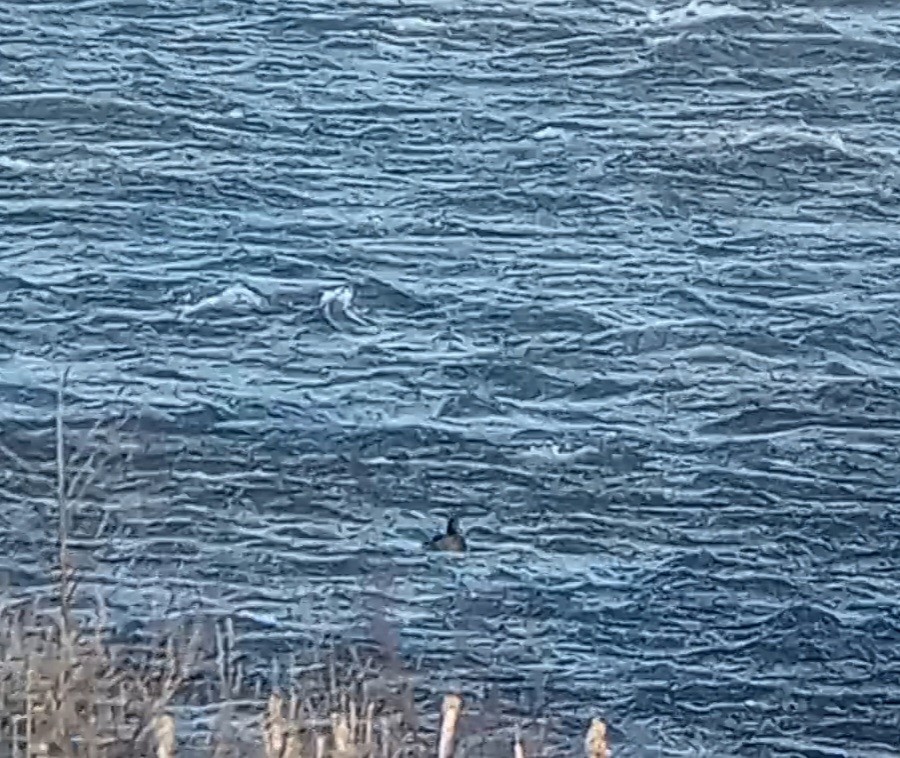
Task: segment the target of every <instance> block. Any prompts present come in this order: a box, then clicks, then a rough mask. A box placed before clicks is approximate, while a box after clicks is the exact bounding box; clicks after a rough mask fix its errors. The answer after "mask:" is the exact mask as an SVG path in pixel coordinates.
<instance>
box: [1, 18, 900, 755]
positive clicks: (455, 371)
mask: <svg viewBox="0 0 900 758" xmlns="http://www.w3.org/2000/svg"><path fill="white" fill-rule="evenodd" d="M0 127H2V138H0V261H2V269H0V323H2V326H0V335H2V338H0V423H2V438H0V440H2V443H3V450H4V455H3V460H4V464H3V467H2V468H3V474H2V478H0V482H2V487H0V495H2V500H3V502H4V506H3V509H2V511H0V552H2V555H3V557H2V558H0V574H2V576H3V577H5V581H6V583H7V584H8V585H9V586H10V590H9V591H11V592H17V593H21V592H26V591H29V592H33V591H36V590H40V589H41V588H47V587H48V583H47V582H48V580H47V568H48V566H49V565H50V564H49V561H50V559H51V558H52V555H53V542H52V540H53V531H52V524H53V523H54V522H53V519H54V518H55V517H54V516H53V515H52V507H51V504H52V500H51V498H52V495H53V492H52V485H51V477H52V473H53V472H52V466H51V465H50V458H51V456H52V441H51V438H50V436H49V433H50V429H51V416H52V413H53V409H54V406H55V400H54V392H55V386H56V382H57V377H58V375H59V374H60V373H61V371H62V370H63V368H64V367H65V366H70V367H71V370H72V377H71V380H70V385H69V386H70V393H69V394H70V397H69V401H68V404H69V410H68V412H69V414H70V419H71V429H72V434H73V438H74V439H75V440H76V441H77V439H79V438H80V437H81V436H83V432H82V431H79V430H83V429H84V428H86V427H89V426H90V425H92V424H94V423H95V422H97V423H99V424H100V427H101V432H102V434H103V435H104V436H105V438H110V437H116V436H117V437H118V438H119V439H120V441H121V444H119V443H117V442H116V439H110V440H108V443H109V445H112V446H115V445H116V444H119V446H120V447H121V446H124V447H126V448H128V449H130V450H131V451H132V453H133V460H132V461H131V463H130V464H128V465H127V466H126V467H125V471H124V473H123V474H121V475H116V476H110V478H109V480H108V482H109V483H108V484H104V480H102V479H101V481H100V483H99V484H98V485H96V486H93V487H90V488H88V491H87V494H86V502H85V503H84V504H83V506H82V507H81V508H80V509H79V510H78V511H77V512H76V513H75V514H74V516H73V525H72V529H73V539H74V542H75V546H76V547H75V550H76V553H77V555H78V560H79V563H80V565H81V566H82V570H83V572H84V574H83V575H84V577H85V581H86V582H88V583H90V584H93V585H96V586H97V587H99V588H100V590H101V591H102V593H103V594H104V596H105V597H106V599H107V602H108V603H109V605H110V607H111V611H112V612H113V614H114V616H115V618H116V619H117V620H118V621H117V623H121V624H124V625H126V626H127V625H128V624H132V625H134V624H140V625H143V624H147V623H151V622H155V621H157V620H159V619H161V618H163V617H164V616H166V615H167V614H168V615H169V616H172V615H178V614H189V613H194V612H199V613H204V614H210V615H232V616H233V617H234V618H235V621H236V626H237V629H238V631H239V634H240V635H241V638H242V640H243V644H245V645H247V646H249V647H250V648H253V647H254V646H255V647H256V648H257V649H259V650H263V651H264V652H265V653H266V654H271V655H277V654H279V653H281V652H285V651H288V650H290V649H291V648H292V647H293V646H295V645H298V644H301V643H302V644H306V643H308V642H314V641H315V640H317V639H326V638H327V639H345V638H347V639H349V638H353V639H366V637H367V635H369V636H371V635H372V634H373V633H374V632H373V631H372V630H377V629H382V630H383V629H384V627H385V622H387V624H388V625H389V626H390V627H391V628H393V629H394V632H393V633H395V634H396V645H397V646H398V648H399V651H400V653H401V655H402V656H403V657H404V658H405V659H408V660H413V659H416V658H419V657H421V659H422V667H423V669H424V670H425V671H427V672H429V675H428V677H427V678H426V680H425V681H424V683H423V685H422V686H423V687H426V688H432V691H433V692H434V693H435V695H437V694H438V693H442V692H444V691H445V690H447V689H448V688H450V687H462V688H463V689H464V690H465V691H467V692H470V693H474V694H473V695H472V696H473V697H475V698H477V697H478V696H479V695H478V693H479V692H482V691H483V690H484V689H485V688H488V685H490V684H491V683H493V685H494V688H493V691H495V693H496V694H498V696H499V697H500V698H501V699H503V700H505V701H506V702H507V703H508V704H509V707H510V708H512V709H513V712H514V713H517V714H520V716H521V717H522V718H527V717H531V716H535V717H540V716H541V715H542V714H543V715H546V714H552V715H553V716H554V717H555V719H556V722H555V727H554V728H555V729H556V730H557V731H558V732H559V733H560V734H563V735H568V736H570V737H571V740H570V746H575V747H577V742H578V740H580V735H581V734H582V730H583V728H584V725H585V724H586V721H587V720H588V719H589V717H590V716H591V715H593V714H595V713H599V714H602V715H603V716H604V717H605V718H606V719H607V720H608V721H609V722H610V725H611V729H612V737H613V740H614V743H615V744H616V745H617V746H618V753H617V754H618V755H623V756H625V755H636V756H644V755H715V756H744V755H746V756H768V755H778V756H817V757H824V756H848V755H853V756H887V755H897V754H898V752H900V699H898V693H900V600H898V598H900V508H898V505H897V501H898V497H900V486H898V477H900V318H898V306H900V234H898V219H900V10H897V9H892V4H890V3H875V2H867V1H865V0H855V1H847V0H844V1H843V2H837V1H836V0H835V1H833V2H828V1H826V0H812V1H811V2H789V1H788V0H784V1H781V0H735V2H732V3H727V2H690V3H688V4H683V3H682V2H680V0H676V2H656V1H655V0H630V1H629V0H611V1H609V2H606V1H604V0H592V1H589V0H567V1H565V2H562V1H560V2H554V1H552V0H550V1H547V2H541V1H535V2H531V1H529V0H525V2H517V3H513V2H509V1H508V0H494V1H493V2H489V1H488V0H467V1H466V2H461V1H460V0H446V2H444V1H442V0H434V1H433V2H419V1H417V0H404V1H403V2H399V1H394V0H381V1H373V2H352V3H350V2H328V3H326V2H319V0H299V1H296V2H295V1H294V0H290V1H289V0H268V1H267V2H262V1H260V2H256V3H249V2H239V1H238V0H234V1H233V2H227V1H225V0H221V1H218V2H217V1H215V0H209V1H203V2H196V1H195V2H187V3H185V2H177V3H176V2H169V1H162V0H131V1H129V2H125V1H123V2H100V1H99V0H96V1H95V0H84V1H83V2H82V1H79V2H72V3H61V2H53V1H49V2H31V0H19V1H18V2H17V1H9V2H5V3H3V4H2V5H0ZM123 415H124V416H127V418H128V420H127V422H126V423H125V426H124V428H123V430H122V431H121V432H119V433H118V435H114V434H113V433H112V432H110V431H109V430H110V429H114V428H115V427H116V426H117V425H118V424H117V422H116V419H117V418H120V417H122V416H123ZM104 430H105V431H104ZM113 468H115V466H113ZM449 513H456V514H458V515H459V516H460V517H461V525H462V528H463V529H464V531H465V532H466V535H467V538H468V540H469V542H470V545H471V550H470V552H469V553H468V554H467V555H465V556H462V557H458V556H443V555H437V556H435V555H427V554H425V553H424V552H423V551H422V549H421V543H422V540H423V539H425V538H426V537H428V536H430V535H431V534H433V533H435V532H436V531H439V530H440V529H441V528H442V527H443V525H444V521H445V519H446V517H447V515H448V514H449ZM95 535H99V536H98V537H97V538H96V539H95V538H94V537H95ZM479 688H482V689H479Z"/></svg>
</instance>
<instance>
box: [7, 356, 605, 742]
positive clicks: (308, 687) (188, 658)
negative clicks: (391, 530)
mask: <svg viewBox="0 0 900 758" xmlns="http://www.w3.org/2000/svg"><path fill="white" fill-rule="evenodd" d="M67 379H68V371H66V372H65V373H64V374H63V375H62V377H61V378H60V382H59V386H58V391H57V409H56V507H57V510H58V523H57V541H58V544H57V548H58V553H57V555H56V563H57V565H56V567H55V571H54V574H55V576H54V577H53V578H54V584H55V594H54V597H52V598H51V599H49V600H48V599H46V598H44V599H38V598H27V597H26V598H15V597H9V596H7V598H5V599H4V601H3V603H2V605H0V758H5V756H10V758H55V757H56V756H61V757H63V758H76V757H77V758H81V756H84V757H85V758H119V757H120V756H121V758H126V757H128V758H132V757H133V758H138V757H142V756H155V758H174V757H175V756H188V755H191V756H193V755H209V756H215V757H216V758H226V757H227V758H231V757H234V758H237V757H238V756H260V757H261V758H301V756H302V757H303V758H381V757H383V758H395V757H396V756H428V755H431V756H433V755H435V754H436V755H437V758H454V756H456V757H457V758H462V756H465V755H473V754H479V755H485V754H488V753H489V754H490V755H494V754H495V753H496V754H497V755H498V756H508V757H509V758H530V757H531V756H535V755H542V754H546V751H542V750H541V749H540V748H539V747H536V746H532V745H530V744H528V743H526V740H525V739H524V738H523V736H522V733H521V732H520V730H519V729H518V728H516V729H515V733H514V734H513V735H512V736H511V737H510V736H509V730H505V731H504V732H503V734H504V735H506V736H504V737H502V739H497V738H498V737H499V736H500V735H494V739H493V740H491V743H492V744H493V745H494V747H492V748H491V749H490V750H489V751H486V750H485V745H486V744H487V741H486V739H485V735H478V734H477V731H478V730H477V729H473V730H472V731H473V732H476V733H475V734H473V735H471V736H470V735H467V734H466V732H467V731H468V730H467V729H466V716H465V709H464V699H463V696H462V694H461V693H450V694H447V695H445V696H444V698H443V703H442V704H441V707H440V714H439V715H440V718H439V719H436V716H437V713H436V711H437V708H436V707H435V706H436V704H432V706H431V707H430V708H429V707H428V706H426V712H425V713H421V710H422V706H421V705H419V706H417V705H416V703H415V701H414V699H413V695H412V686H411V677H410V676H409V675H408V674H404V672H402V671H400V672H398V671H390V670H384V669H385V667H384V666H379V665H377V664H375V663H373V661H372V659H366V660H362V659H361V658H360V656H359V655H358V654H357V653H355V652H354V651H352V650H351V651H350V652H349V654H346V655H338V654H336V653H334V651H329V652H326V653H325V654H324V655H320V656H319V658H318V660H316V661H313V662H311V663H309V664H308V665H304V666H297V667H294V668H293V669H292V670H291V674H292V686H291V687H290V689H289V691H287V692H285V693H282V692H281V691H279V689H278V688H277V687H272V686H270V687H268V690H269V693H268V696H267V697H266V692H265V691H264V685H262V683H261V681H259V680H257V681H256V686H255V689H254V688H253V687H252V686H250V681H249V680H250V677H247V676H245V672H244V664H243V658H242V657H241V656H240V655H239V654H238V653H237V651H236V646H235V633H234V627H233V624H232V622H231V621H230V620H228V619H226V620H225V622H224V623H216V624H215V625H214V628H213V629H212V633H211V634H210V633H209V632H210V630H209V628H208V626H209V625H208V624H207V625H206V627H207V628H204V625H203V624H200V623H196V624H193V625H192V626H191V627H190V628H187V629H180V630H177V631H174V632H170V633H167V634H165V635H161V636H159V638H158V639H155V640H153V641H152V642H151V643H149V644H148V643H147V642H146V641H141V642H135V641H134V640H131V641H125V642H122V641H117V640H116V635H115V634H113V633H112V632H111V631H110V629H111V627H110V624H109V623H108V615H107V613H106V609H105V607H104V604H103V600H102V597H101V596H100V595H99V593H98V595H97V597H96V599H95V602H94V607H93V609H91V610H87V609H85V608H84V607H83V605H84V603H80V602H79V603H76V590H77V589H78V576H77V572H76V571H75V569H74V568H73V562H72V560H71V556H70V553H69V515H70V513H69V511H70V503H71V502H76V501H77V495H78V493H79V492H83V491H84V489H85V488H86V487H87V486H89V484H90V483H91V482H92V481H93V479H94V478H95V477H96V475H97V471H98V467H97V465H96V464H97V461H96V458H95V456H94V455H91V456H89V458H88V459H87V461H86V463H85V464H84V465H83V466H82V467H81V469H80V470H78V471H76V473H75V474H72V475H71V476H70V472H69V471H68V470H67V460H66V456H65V435H64V399H65V389H66V382H67ZM68 463H69V464H71V463H72V460H71V458H70V459H69V461H68ZM210 638H211V640H210ZM319 652H321V651H319ZM387 668H388V669H390V668H391V667H390V666H388V667H387ZM394 668H396V666H395V667H394ZM295 673H296V676H294V674H295ZM293 680H295V681H293ZM432 711H433V712H432ZM182 717H183V718H185V720H186V721H190V722H197V721H203V722H206V723H208V724H210V728H209V729H208V733H207V734H206V735H205V736H203V735H201V737H199V738H198V737H197V736H196V735H193V734H191V735H188V736H187V737H185V735H184V734H183V733H180V732H179V728H178V720H180V719H181V718H182ZM428 724H434V727H433V728H431V729H429V728H428V727H427V726H423V725H428ZM188 731H189V732H191V733H194V732H196V731H197V730H195V729H191V730H188ZM583 744H584V754H585V756H586V758H609V756H610V750H609V746H608V742H607V732H606V724H605V723H604V722H603V721H602V720H601V719H599V718H594V719H593V720H592V721H591V723H590V724H589V725H588V726H587V732H586V735H585V737H584V743H583Z"/></svg>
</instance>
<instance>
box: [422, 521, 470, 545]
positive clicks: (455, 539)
mask: <svg viewBox="0 0 900 758" xmlns="http://www.w3.org/2000/svg"><path fill="white" fill-rule="evenodd" d="M425 546H426V547H427V548H428V549H429V550H443V551H445V552H449V553H464V552H465V551H466V540H465V538H464V537H463V536H462V533H461V532H460V531H459V520H458V519H457V518H456V516H451V517H450V518H449V519H447V531H446V533H445V534H436V535H435V536H434V537H432V538H431V539H430V540H428V542H426V543H425Z"/></svg>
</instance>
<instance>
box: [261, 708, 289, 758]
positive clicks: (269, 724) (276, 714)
mask: <svg viewBox="0 0 900 758" xmlns="http://www.w3.org/2000/svg"><path fill="white" fill-rule="evenodd" d="M283 705H284V703H283V700H282V698H281V695H279V694H278V693H277V692H273V693H272V694H271V695H269V703H268V706H267V708H266V715H265V719H264V721H263V745H264V748H265V751H266V758H281V750H282V748H283V746H284V733H285V728H284V714H283V710H282V706H283Z"/></svg>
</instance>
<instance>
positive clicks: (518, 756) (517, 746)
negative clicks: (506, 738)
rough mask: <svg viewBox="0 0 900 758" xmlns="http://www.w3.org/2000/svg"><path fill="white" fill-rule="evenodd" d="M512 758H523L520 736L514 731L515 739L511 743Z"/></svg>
mask: <svg viewBox="0 0 900 758" xmlns="http://www.w3.org/2000/svg"><path fill="white" fill-rule="evenodd" d="M513 758H525V746H524V745H523V744H522V735H521V734H519V730H518V729H517V730H516V739H515V742H513Z"/></svg>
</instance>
